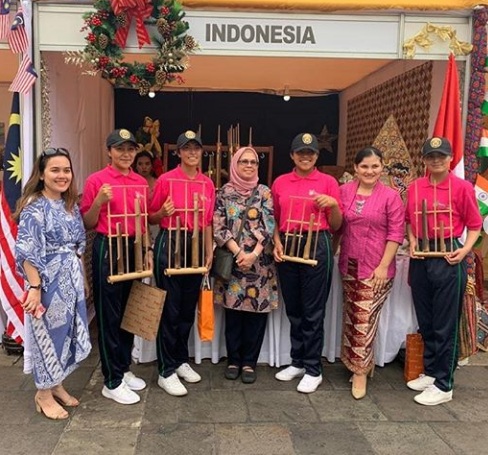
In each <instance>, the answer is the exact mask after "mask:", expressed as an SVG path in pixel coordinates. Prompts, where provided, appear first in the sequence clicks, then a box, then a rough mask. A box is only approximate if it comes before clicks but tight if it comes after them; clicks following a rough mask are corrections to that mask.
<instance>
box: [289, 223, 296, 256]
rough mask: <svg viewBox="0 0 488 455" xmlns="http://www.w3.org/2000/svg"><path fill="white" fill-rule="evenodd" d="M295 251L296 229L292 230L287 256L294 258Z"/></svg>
mask: <svg viewBox="0 0 488 455" xmlns="http://www.w3.org/2000/svg"><path fill="white" fill-rule="evenodd" d="M296 249H297V230H296V228H294V229H293V235H292V237H291V246H290V252H289V253H288V256H290V257H292V258H294V257H295V255H296Z"/></svg>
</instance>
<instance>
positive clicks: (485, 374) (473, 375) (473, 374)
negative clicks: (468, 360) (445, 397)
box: [454, 365, 488, 390]
mask: <svg viewBox="0 0 488 455" xmlns="http://www.w3.org/2000/svg"><path fill="white" fill-rule="evenodd" d="M487 378H488V368H486V367H484V368H483V367H479V368H472V367H471V366H469V365H467V366H465V367H462V368H459V369H458V370H457V371H456V373H455V377H454V387H455V389H456V390H460V389H484V390H487V389H488V381H487V380H486V379H487Z"/></svg>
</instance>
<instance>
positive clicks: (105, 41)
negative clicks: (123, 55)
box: [98, 33, 108, 49]
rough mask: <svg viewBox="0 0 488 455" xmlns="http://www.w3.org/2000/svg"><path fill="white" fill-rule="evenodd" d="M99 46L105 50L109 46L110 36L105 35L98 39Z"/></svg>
mask: <svg viewBox="0 0 488 455" xmlns="http://www.w3.org/2000/svg"><path fill="white" fill-rule="evenodd" d="M98 45H99V46H100V48H101V49H105V48H106V47H107V46H108V36H107V35H104V34H103V33H102V34H101V35H100V36H99V37H98Z"/></svg>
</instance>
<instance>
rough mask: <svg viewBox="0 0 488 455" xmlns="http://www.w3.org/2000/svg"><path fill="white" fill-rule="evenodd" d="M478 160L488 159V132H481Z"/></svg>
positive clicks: (483, 130)
mask: <svg viewBox="0 0 488 455" xmlns="http://www.w3.org/2000/svg"><path fill="white" fill-rule="evenodd" d="M477 156H478V158H486V157H488V130H485V129H484V128H483V129H482V130H481V138H480V147H479V149H478V153H477Z"/></svg>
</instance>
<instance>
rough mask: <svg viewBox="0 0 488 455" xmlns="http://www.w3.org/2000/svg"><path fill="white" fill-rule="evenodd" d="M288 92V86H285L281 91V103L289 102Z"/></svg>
mask: <svg viewBox="0 0 488 455" xmlns="http://www.w3.org/2000/svg"><path fill="white" fill-rule="evenodd" d="M290 98H291V96H290V92H289V90H288V85H285V89H284V90H283V101H290Z"/></svg>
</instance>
